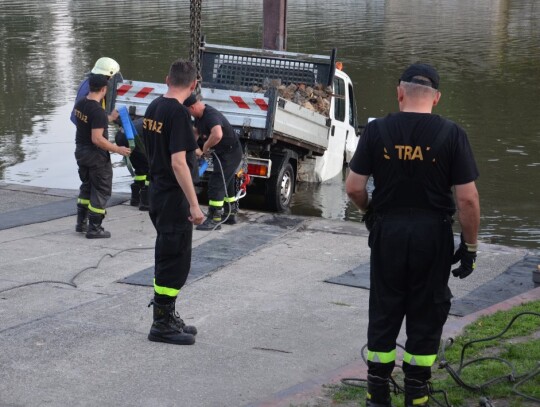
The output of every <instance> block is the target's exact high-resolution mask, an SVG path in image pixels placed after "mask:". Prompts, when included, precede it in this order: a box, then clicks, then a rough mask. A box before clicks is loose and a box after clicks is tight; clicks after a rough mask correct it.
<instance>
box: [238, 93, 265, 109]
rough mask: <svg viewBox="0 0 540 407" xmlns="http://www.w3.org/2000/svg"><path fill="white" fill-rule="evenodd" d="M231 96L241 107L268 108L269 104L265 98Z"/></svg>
mask: <svg viewBox="0 0 540 407" xmlns="http://www.w3.org/2000/svg"><path fill="white" fill-rule="evenodd" d="M230 98H231V100H232V101H233V102H234V103H236V106H238V107H239V108H240V109H260V110H264V111H267V110H268V104H267V103H266V100H264V99H263V98H245V97H244V98H243V97H241V96H230Z"/></svg>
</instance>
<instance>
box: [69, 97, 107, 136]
mask: <svg viewBox="0 0 540 407" xmlns="http://www.w3.org/2000/svg"><path fill="white" fill-rule="evenodd" d="M73 112H74V114H75V120H76V125H77V132H76V133H75V143H76V144H79V145H88V146H92V145H94V144H93V143H92V129H103V137H104V138H106V139H108V133H107V128H108V122H109V118H108V117H107V113H105V110H103V108H102V107H101V105H100V104H99V103H98V102H96V101H95V100H90V99H87V98H82V99H81V100H79V101H78V102H77V103H75V107H74V108H73Z"/></svg>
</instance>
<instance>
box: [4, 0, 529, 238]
mask: <svg viewBox="0 0 540 407" xmlns="http://www.w3.org/2000/svg"><path fill="white" fill-rule="evenodd" d="M0 10H1V12H0V87H1V92H0V118H1V120H0V180H3V181H6V182H11V183H18V184H26V185H36V186H45V187H53V188H77V187H78V178H77V174H76V165H75V161H74V158H73V150H74V145H73V143H74V127H73V125H72V124H71V123H70V122H69V121H68V116H69V112H70V109H71V107H72V103H73V99H74V96H75V93H76V89H77V85H78V83H79V82H80V80H81V79H82V77H83V76H84V74H85V72H87V71H88V70H89V69H90V68H91V67H92V66H93V63H94V61H95V60H97V59H98V58H99V57H101V56H109V57H112V58H114V59H116V60H117V61H118V62H119V63H120V66H121V68H122V74H123V76H124V78H127V79H135V80H146V81H156V82H162V81H163V80H164V77H165V74H166V72H167V69H168V67H169V64H170V62H172V60H174V59H176V58H177V57H183V58H187V57H188V54H189V43H190V39H189V1H188V0H180V1H178V0H159V1H155V2H149V1H143V0H129V1H128V0H117V1H114V2H111V1H103V0H93V1H91V2H90V1H84V0H50V1H47V2H38V1H33V0H17V1H12V0H0ZM287 29H288V46H287V48H288V50H289V51H296V52H308V53H317V54H329V53H330V51H331V49H332V48H333V47H337V49H338V59H339V60H341V61H342V62H343V65H344V70H345V71H346V72H347V73H348V74H349V75H350V76H351V78H352V80H353V83H354V85H355V94H356V98H357V100H358V102H357V103H358V115H359V118H360V121H361V122H365V121H366V120H367V118H368V117H380V116H384V115H385V114H387V113H388V112H391V111H395V110H396V109H397V103H396V95H395V92H396V91H395V87H396V84H397V78H398V77H399V75H400V73H401V71H402V70H403V69H404V67H405V66H406V65H408V64H409V63H411V62H415V61H418V60H422V61H426V62H430V63H432V64H433V65H435V66H436V67H437V68H438V70H439V73H440V75H441V91H442V99H441V102H440V104H439V106H438V107H437V109H436V111H435V112H436V113H439V114H442V115H444V116H446V117H448V118H450V119H452V120H454V121H456V122H458V123H460V124H461V125H462V126H463V127H464V128H465V129H466V131H467V132H468V134H469V138H470V141H471V144H472V146H473V149H474V152H475V157H476V160H477V162H478V166H479V169H480V173H481V176H480V178H479V179H478V182H477V184H478V189H479V192H480V197H481V206H482V224H481V239H482V240H483V241H486V242H491V243H500V244H506V245H510V246H519V247H529V248H538V247H539V243H540V205H539V199H540V156H539V153H540V102H539V93H540V92H539V90H540V2H539V1H538V0H519V1H515V0H513V1H512V0H475V1H470V0H408V1H403V0H387V1H384V0H334V1H327V0H289V2H288V15H287ZM202 31H203V34H205V35H206V38H207V41H208V42H210V43H220V44H226V45H237V46H247V47H260V46H261V44H262V0H203V10H202ZM113 160H114V161H117V162H116V163H115V164H116V167H115V179H114V189H115V190H117V191H128V190H129V187H128V186H129V183H130V182H131V181H130V176H129V174H128V171H127V169H126V168H125V167H122V166H120V162H119V161H120V158H119V157H118V156H113ZM298 189H299V191H298V193H297V194H296V196H295V198H294V201H293V203H292V207H291V213H293V214H300V215H310V216H320V217H325V218H330V219H349V220H353V221H358V220H359V216H358V212H357V211H356V210H355V209H354V207H353V206H352V205H351V204H350V202H349V201H348V199H347V197H346V195H345V192H344V186H343V177H338V178H336V179H334V180H332V181H331V182H328V183H325V184H322V185H305V184H304V185H299V188H298ZM248 192H249V191H248Z"/></svg>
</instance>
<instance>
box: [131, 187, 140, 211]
mask: <svg viewBox="0 0 540 407" xmlns="http://www.w3.org/2000/svg"><path fill="white" fill-rule="evenodd" d="M130 187H131V199H130V200H129V204H130V205H131V206H139V204H140V203H141V184H140V183H138V182H134V183H132V184H131V185H130Z"/></svg>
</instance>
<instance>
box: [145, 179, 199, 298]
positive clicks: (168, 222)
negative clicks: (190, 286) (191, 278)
mask: <svg viewBox="0 0 540 407" xmlns="http://www.w3.org/2000/svg"><path fill="white" fill-rule="evenodd" d="M149 192H150V195H149V198H150V211H149V212H150V219H151V220H152V223H153V224H154V227H155V228H156V231H157V237H156V247H155V272H154V291H155V293H156V294H159V295H163V296H168V297H176V296H177V295H178V293H179V291H180V289H181V288H182V287H183V286H184V284H185V283H186V280H187V277H188V275H189V271H190V269H191V244H192V237H193V225H192V223H191V222H190V221H189V220H188V217H189V216H190V212H189V204H188V202H187V200H186V198H185V196H184V194H183V192H182V190H181V189H180V186H178V187H176V188H173V189H167V190H159V189H157V188H156V187H155V185H153V183H152V182H151V183H150V186H149Z"/></svg>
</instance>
